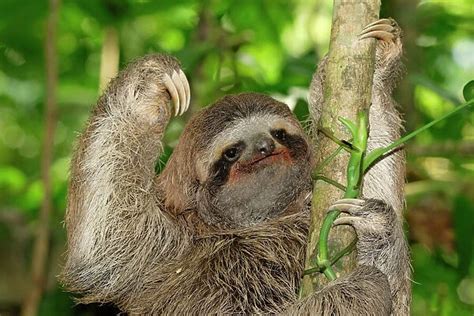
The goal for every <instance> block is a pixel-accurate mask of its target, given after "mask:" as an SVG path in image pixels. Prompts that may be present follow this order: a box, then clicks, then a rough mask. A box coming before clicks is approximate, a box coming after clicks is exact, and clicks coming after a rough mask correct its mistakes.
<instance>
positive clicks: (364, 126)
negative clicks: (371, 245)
mask: <svg viewBox="0 0 474 316" xmlns="http://www.w3.org/2000/svg"><path fill="white" fill-rule="evenodd" d="M473 91H474V81H471V82H469V83H468V84H466V86H465V87H464V97H465V99H466V100H469V101H468V102H466V103H464V104H462V105H460V106H458V107H456V108H455V109H454V110H452V111H450V112H449V113H447V114H445V115H443V116H442V117H440V118H438V119H436V120H434V121H432V122H430V123H428V124H426V125H424V126H423V127H421V128H419V129H417V130H415V131H413V132H411V133H409V134H408V135H406V136H404V137H402V138H400V139H398V140H397V141H395V142H393V143H392V144H390V145H389V146H386V147H381V148H377V149H374V150H373V151H371V152H370V153H367V154H366V149H367V140H368V114H367V112H366V111H359V112H358V114H357V123H354V122H351V121H349V120H347V119H344V118H339V121H340V122H341V123H342V124H343V125H344V126H346V128H347V129H348V130H349V132H350V133H351V135H352V139H353V142H352V144H351V145H347V142H344V141H341V140H338V139H337V138H335V137H334V136H333V135H332V134H331V133H330V132H327V131H323V132H324V134H325V135H331V137H330V138H331V139H332V140H333V141H335V142H336V143H337V144H338V145H339V146H340V147H339V149H338V150H336V151H335V152H334V153H333V154H331V156H330V157H329V158H328V159H327V160H325V164H326V163H328V162H329V160H332V159H333V158H334V157H335V156H336V155H337V154H338V153H339V152H340V151H341V149H345V150H347V151H348V152H349V153H350V159H349V163H348V166H347V170H346V172H347V186H345V187H344V186H343V185H342V184H340V183H337V182H336V181H334V180H332V179H328V178H326V177H324V176H322V175H320V173H319V172H320V170H321V168H318V169H317V172H315V173H314V176H313V179H314V180H315V181H317V180H323V181H325V182H328V183H330V184H332V185H334V186H336V187H338V188H339V189H341V190H344V191H345V193H344V198H357V197H359V195H360V187H361V184H362V178H363V176H364V174H365V172H366V171H367V170H368V169H369V168H370V167H371V166H372V165H373V164H374V163H375V162H377V161H378V160H379V159H381V158H382V157H383V156H384V155H386V154H388V153H390V152H392V151H393V150H396V149H398V148H399V147H400V146H402V145H403V144H404V143H406V142H407V141H408V140H410V139H412V138H414V137H415V136H416V135H418V134H419V133H421V132H423V131H425V130H427V129H428V128H430V127H432V126H433V125H435V124H436V123H438V122H440V121H443V120H445V119H447V118H449V117H451V116H452V115H454V114H456V113H459V112H460V111H462V110H463V109H465V108H468V107H470V106H472V105H474V92H473ZM339 214H340V211H338V210H333V211H330V212H328V213H327V214H326V216H325V217H324V220H323V223H322V226H321V231H320V234H319V242H318V255H317V258H316V265H317V266H316V267H313V268H310V269H307V270H305V271H304V275H308V274H312V273H315V272H320V273H323V274H324V275H325V276H326V277H327V278H328V279H329V280H331V281H332V280H335V279H336V273H335V272H334V270H333V268H332V266H333V265H334V263H336V262H337V261H338V260H339V259H340V258H342V257H343V256H345V255H346V254H348V253H350V252H351V251H352V250H353V249H355V245H356V242H357V239H354V240H353V241H352V242H351V244H350V245H348V246H347V247H346V248H344V249H343V250H342V251H340V252H339V253H338V254H337V255H336V256H335V257H334V258H333V259H329V251H328V238H329V232H330V230H331V227H332V226H333V223H334V220H335V219H336V218H337V217H338V216H339Z"/></svg>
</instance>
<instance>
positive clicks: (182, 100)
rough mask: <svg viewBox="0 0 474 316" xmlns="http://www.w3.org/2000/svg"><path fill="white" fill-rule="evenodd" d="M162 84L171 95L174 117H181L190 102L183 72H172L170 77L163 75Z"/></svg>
mask: <svg viewBox="0 0 474 316" xmlns="http://www.w3.org/2000/svg"><path fill="white" fill-rule="evenodd" d="M163 82H164V84H165V87H166V89H167V90H168V92H169V93H170V95H171V100H172V102H173V105H174V115H175V116H178V115H182V114H183V113H184V112H186V110H187V109H188V108H189V104H190V102H191V89H190V87H189V82H188V79H186V76H185V75H184V72H183V71H182V70H181V69H180V70H179V72H178V71H176V70H174V71H173V73H172V74H171V76H170V75H169V74H165V75H164V77H163Z"/></svg>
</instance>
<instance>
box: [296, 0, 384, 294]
mask: <svg viewBox="0 0 474 316" xmlns="http://www.w3.org/2000/svg"><path fill="white" fill-rule="evenodd" d="M379 11H380V0H364V1H359V0H358V1H354V0H353V1H350V0H334V8H333V18H332V30H331V41H330V44H329V54H328V61H327V65H326V80H325V82H324V85H323V90H324V100H325V104H324V106H323V109H322V112H321V118H320V121H319V127H320V128H324V129H325V130H328V131H331V132H332V133H333V134H334V135H335V136H336V137H337V138H339V139H342V140H350V138H351V136H350V134H349V133H348V131H347V130H346V129H345V127H344V126H343V125H342V124H341V123H340V122H339V121H338V118H339V117H344V118H347V119H349V120H352V121H354V122H355V119H356V114H357V112H358V111H359V110H363V109H368V107H369V105H370V102H371V89H372V80H373V74H374V67H375V40H364V41H359V40H358V34H359V33H360V32H361V30H362V29H363V28H364V27H365V26H366V25H367V24H369V23H370V22H373V21H375V20H376V19H378V17H379ZM320 134H321V133H320ZM337 148H338V145H336V144H335V143H334V142H333V141H331V140H330V139H329V138H327V137H325V136H323V135H320V137H319V139H318V150H317V157H316V159H317V165H320V164H321V163H322V162H323V161H324V160H325V159H327V158H328V157H329V156H330V154H331V153H333V152H334V151H336V150H337ZM348 160H349V155H348V154H347V153H343V152H341V153H340V154H338V155H337V156H336V157H335V158H334V159H333V160H332V161H331V163H329V164H328V165H327V166H326V167H325V168H324V169H323V170H322V172H321V173H322V174H323V175H324V176H325V177H327V178H330V179H333V180H335V181H337V182H339V183H342V184H345V183H346V168H347V164H348ZM342 196H343V192H342V191H341V190H339V189H337V188H335V187H334V186H332V185H330V184H327V183H325V182H322V181H317V182H316V183H315V186H314V191H313V204H312V205H313V207H312V211H311V226H310V236H309V243H308V248H307V252H306V263H305V266H306V269H309V268H312V267H314V266H315V259H316V256H317V244H318V238H319V230H320V228H321V223H322V219H323V218H324V216H325V213H326V210H327V209H328V207H329V206H330V205H331V204H332V203H334V202H335V201H336V200H338V199H340V198H342ZM354 237H355V235H354V234H353V232H352V231H351V229H349V228H347V227H338V228H336V229H333V230H332V232H331V238H330V239H329V248H330V249H331V252H332V255H334V253H335V252H337V251H340V250H342V249H343V248H344V247H345V246H347V245H348V244H350V242H351V241H352V240H353V239H354ZM354 263H355V255H354V254H352V255H351V256H346V257H344V258H343V260H339V262H338V264H337V265H336V266H335V269H336V273H337V275H338V276H339V275H341V274H347V272H349V271H351V270H352V268H353V266H354ZM325 282H327V281H326V280H325V278H324V276H323V275H322V274H319V273H316V274H312V275H309V276H305V277H304V278H303V283H302V289H301V292H300V293H301V296H302V297H304V296H307V295H308V294H310V293H312V292H313V291H315V290H316V289H317V288H318V287H319V286H320V285H321V284H323V283H325Z"/></svg>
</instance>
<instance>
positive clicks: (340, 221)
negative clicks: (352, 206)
mask: <svg viewBox="0 0 474 316" xmlns="http://www.w3.org/2000/svg"><path fill="white" fill-rule="evenodd" d="M358 220H360V218H359V217H355V216H344V217H339V218H337V219H336V220H335V221H334V223H333V224H332V225H333V226H340V225H350V226H354V224H355V222H357V221H358Z"/></svg>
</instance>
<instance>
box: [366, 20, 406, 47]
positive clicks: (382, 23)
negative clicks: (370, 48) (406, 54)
mask: <svg viewBox="0 0 474 316" xmlns="http://www.w3.org/2000/svg"><path fill="white" fill-rule="evenodd" d="M396 31H397V23H396V22H395V21H394V20H393V19H380V20H377V21H375V22H373V23H370V24H369V25H367V26H366V27H365V28H364V29H363V30H362V32H361V33H360V34H359V40H362V39H365V38H375V39H379V40H383V41H386V42H388V41H391V40H393V39H394V38H395V37H396V34H395V33H396Z"/></svg>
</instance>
